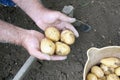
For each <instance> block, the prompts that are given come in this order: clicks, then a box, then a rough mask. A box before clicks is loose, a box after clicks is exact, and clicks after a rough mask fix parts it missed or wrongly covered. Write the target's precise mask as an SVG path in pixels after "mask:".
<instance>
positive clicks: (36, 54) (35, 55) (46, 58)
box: [30, 50, 51, 60]
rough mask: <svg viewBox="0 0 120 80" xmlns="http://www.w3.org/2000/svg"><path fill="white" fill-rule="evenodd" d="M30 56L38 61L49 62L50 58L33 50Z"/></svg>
mask: <svg viewBox="0 0 120 80" xmlns="http://www.w3.org/2000/svg"><path fill="white" fill-rule="evenodd" d="M30 54H31V55H32V56H34V57H36V58H38V59H40V60H51V57H50V56H49V55H47V54H43V53H41V52H40V51H37V50H33V51H32V52H30Z"/></svg>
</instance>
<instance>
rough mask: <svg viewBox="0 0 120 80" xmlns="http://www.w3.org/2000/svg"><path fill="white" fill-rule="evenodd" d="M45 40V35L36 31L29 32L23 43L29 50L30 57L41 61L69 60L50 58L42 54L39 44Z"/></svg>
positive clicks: (60, 57) (63, 57) (56, 57)
mask: <svg viewBox="0 0 120 80" xmlns="http://www.w3.org/2000/svg"><path fill="white" fill-rule="evenodd" d="M43 38H44V36H43V34H41V33H39V32H37V31H34V30H28V31H27V34H26V36H25V37H24V40H23V42H22V46H24V47H25V48H26V49H27V50H28V52H29V53H30V55H32V56H34V57H36V58H38V59H40V60H64V59H66V58H67V57H66V56H49V55H47V54H43V53H42V52H40V48H39V44H40V41H41V40H42V39H43Z"/></svg>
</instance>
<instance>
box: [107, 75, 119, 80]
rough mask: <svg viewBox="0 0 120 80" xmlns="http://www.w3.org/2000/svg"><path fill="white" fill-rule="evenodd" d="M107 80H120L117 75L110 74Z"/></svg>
mask: <svg viewBox="0 0 120 80" xmlns="http://www.w3.org/2000/svg"><path fill="white" fill-rule="evenodd" d="M107 80H120V79H119V77H118V76H117V75H116V74H109V75H108V76H107Z"/></svg>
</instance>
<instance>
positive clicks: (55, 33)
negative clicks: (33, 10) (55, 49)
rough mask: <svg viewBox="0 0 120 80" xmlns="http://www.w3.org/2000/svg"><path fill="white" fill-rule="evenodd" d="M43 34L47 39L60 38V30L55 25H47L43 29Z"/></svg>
mask: <svg viewBox="0 0 120 80" xmlns="http://www.w3.org/2000/svg"><path fill="white" fill-rule="evenodd" d="M45 36H46V37H47V38H48V39H51V40H52V41H58V40H60V32H59V30H58V29H57V28H55V27H48V28H47V29H46V30H45Z"/></svg>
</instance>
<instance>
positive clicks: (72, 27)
mask: <svg viewBox="0 0 120 80" xmlns="http://www.w3.org/2000/svg"><path fill="white" fill-rule="evenodd" d="M65 28H67V29H69V30H71V31H73V33H74V34H75V36H76V37H79V33H78V31H77V30H76V29H75V27H74V26H73V25H71V24H69V23H66V24H65Z"/></svg>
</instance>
